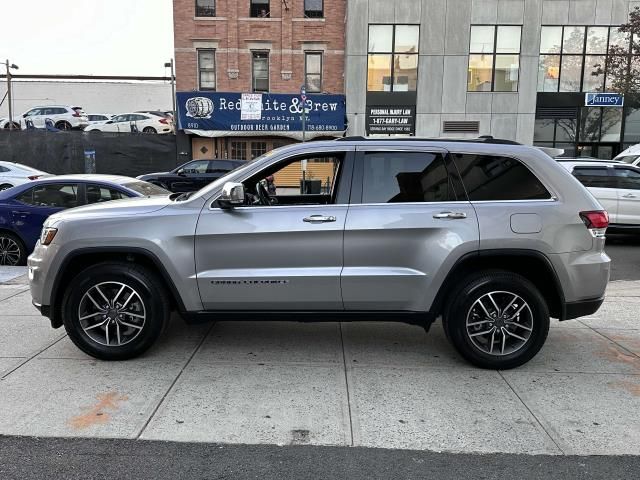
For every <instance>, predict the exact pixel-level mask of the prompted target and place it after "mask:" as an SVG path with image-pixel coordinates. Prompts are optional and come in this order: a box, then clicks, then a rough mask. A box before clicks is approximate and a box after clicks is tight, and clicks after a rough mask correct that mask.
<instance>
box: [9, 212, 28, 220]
mask: <svg viewBox="0 0 640 480" xmlns="http://www.w3.org/2000/svg"><path fill="white" fill-rule="evenodd" d="M11 213H12V214H13V215H16V216H19V217H20V218H27V215H29V213H30V212H18V211H16V210H13V211H12V212H11Z"/></svg>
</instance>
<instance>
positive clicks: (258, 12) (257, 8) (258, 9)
mask: <svg viewBox="0 0 640 480" xmlns="http://www.w3.org/2000/svg"><path fill="white" fill-rule="evenodd" d="M250 9H251V10H250V12H249V13H250V15H251V16H252V17H257V18H269V17H270V16H271V8H270V7H269V0H251V5H250Z"/></svg>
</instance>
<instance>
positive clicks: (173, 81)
mask: <svg viewBox="0 0 640 480" xmlns="http://www.w3.org/2000/svg"><path fill="white" fill-rule="evenodd" d="M171 96H172V97H173V117H174V119H175V118H176V116H177V115H178V112H177V111H176V76H175V73H174V71H173V58H172V59H171ZM174 121H175V120H174Z"/></svg>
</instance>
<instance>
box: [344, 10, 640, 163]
mask: <svg viewBox="0 0 640 480" xmlns="http://www.w3.org/2000/svg"><path fill="white" fill-rule="evenodd" d="M347 4H348V8H347V28H346V53H345V94H346V101H347V118H348V124H349V134H352V135H418V136H427V137H438V136H455V137H460V136H477V135H492V136H495V137H500V138H505V139H512V140H516V141H519V142H521V143H524V144H532V143H535V144H539V145H547V146H556V147H559V148H564V149H565V151H566V152H567V155H582V156H587V155H589V156H598V157H602V158H611V157H612V156H614V155H616V154H617V153H618V152H619V151H620V150H621V149H623V148H625V147H626V146H627V145H629V144H634V143H638V142H640V110H639V109H637V108H636V107H637V105H634V104H633V103H632V102H631V101H630V99H627V102H626V103H625V102H624V100H623V98H621V96H620V95H609V96H607V95H602V93H605V92H608V91H610V90H611V84H612V78H610V77H611V75H609V74H607V72H605V73H604V74H601V75H596V74H594V72H597V70H598V68H597V67H598V65H604V64H605V60H606V56H607V55H608V54H609V53H610V51H611V48H612V47H613V46H615V45H622V46H623V47H625V48H626V47H627V46H629V45H630V43H629V42H630V39H629V38H628V37H625V35H623V34H621V33H620V32H618V29H617V27H618V26H619V25H621V24H623V23H625V22H626V21H627V20H628V16H629V12H630V11H631V10H632V9H633V8H635V7H636V6H640V2H638V1H628V0H348V1H347ZM634 61H635V59H634ZM589 94H590V95H589ZM622 104H624V106H622Z"/></svg>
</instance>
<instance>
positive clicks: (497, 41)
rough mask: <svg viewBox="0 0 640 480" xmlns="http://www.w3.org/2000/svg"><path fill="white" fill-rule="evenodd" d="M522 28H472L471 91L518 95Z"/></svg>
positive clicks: (481, 26)
mask: <svg viewBox="0 0 640 480" xmlns="http://www.w3.org/2000/svg"><path fill="white" fill-rule="evenodd" d="M521 32H522V27H521V26H520V25H471V40H470V43H469V71H468V74H467V91H469V92H517V91H518V76H519V72H520V34H521Z"/></svg>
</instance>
